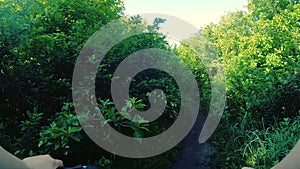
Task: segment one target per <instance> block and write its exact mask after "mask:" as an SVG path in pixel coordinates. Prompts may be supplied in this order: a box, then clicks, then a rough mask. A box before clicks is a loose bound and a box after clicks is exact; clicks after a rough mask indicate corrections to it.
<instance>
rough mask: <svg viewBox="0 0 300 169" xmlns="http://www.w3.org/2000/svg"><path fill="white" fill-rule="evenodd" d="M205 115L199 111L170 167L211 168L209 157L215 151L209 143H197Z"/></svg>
mask: <svg viewBox="0 0 300 169" xmlns="http://www.w3.org/2000/svg"><path fill="white" fill-rule="evenodd" d="M205 119H206V116H204V115H203V113H199V114H198V117H197V121H196V123H195V125H194V126H193V128H192V130H191V131H190V132H189V134H188V135H187V137H186V138H185V139H184V140H183V149H182V151H181V154H180V157H179V158H178V160H177V162H176V163H175V164H174V165H173V167H172V169H211V167H210V166H211V165H210V162H211V157H212V155H214V153H215V152H216V151H215V149H214V148H213V147H212V146H211V145H210V144H209V143H203V144H199V143H198V138H199V134H200V132H201V129H202V126H203V124H204V122H205Z"/></svg>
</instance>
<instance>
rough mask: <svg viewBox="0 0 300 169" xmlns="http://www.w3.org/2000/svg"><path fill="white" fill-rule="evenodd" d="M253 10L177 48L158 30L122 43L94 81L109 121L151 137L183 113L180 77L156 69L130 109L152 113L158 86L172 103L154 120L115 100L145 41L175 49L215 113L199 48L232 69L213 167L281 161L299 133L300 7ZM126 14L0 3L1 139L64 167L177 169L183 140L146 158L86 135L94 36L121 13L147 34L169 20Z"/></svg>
mask: <svg viewBox="0 0 300 169" xmlns="http://www.w3.org/2000/svg"><path fill="white" fill-rule="evenodd" d="M248 9H249V12H242V11H238V12H233V13H228V14H227V15H226V16H224V17H223V18H222V19H221V21H220V23H219V24H211V25H209V26H207V27H205V28H203V29H202V30H200V31H199V33H198V35H196V36H195V37H194V38H191V39H187V40H185V41H184V42H183V43H182V45H181V46H179V47H178V48H171V47H170V45H169V44H168V42H167V41H166V39H165V36H164V35H161V34H159V33H150V34H142V35H138V36H133V37H130V38H128V39H125V40H123V41H122V42H121V43H120V44H118V45H116V46H114V47H113V48H112V49H111V50H110V51H109V52H108V53H107V55H106V57H105V59H104V60H103V64H101V65H100V66H99V71H98V73H97V78H96V91H97V92H96V94H97V100H98V104H99V108H100V109H101V110H102V112H103V114H104V115H105V117H106V118H108V119H110V122H109V123H110V124H111V125H113V126H114V127H115V128H116V129H118V130H119V131H120V132H122V133H124V134H126V135H130V136H134V137H148V136H153V135H157V134H159V133H161V132H163V131H164V130H166V129H167V128H168V126H170V125H171V124H172V122H173V121H174V120H175V119H176V117H177V115H178V114H177V113H178V110H179V107H180V99H181V98H180V94H179V93H180V91H178V90H179V89H178V86H177V85H176V82H175V81H174V79H173V78H172V77H170V76H169V75H167V74H166V73H165V72H161V71H158V70H152V69H151V70H147V71H144V72H141V73H140V74H139V75H138V76H137V77H136V78H135V81H134V82H133V84H132V85H131V88H130V95H131V97H132V98H131V99H130V100H128V101H127V103H128V104H127V106H126V107H125V108H124V110H125V111H130V109H132V108H134V107H135V108H139V109H144V110H146V109H147V108H148V106H149V104H148V102H147V97H148V95H149V92H150V91H151V90H153V89H155V88H160V89H162V90H163V91H164V92H165V93H166V95H167V99H168V105H167V109H166V111H165V112H164V113H163V115H162V117H160V118H159V119H157V120H156V121H154V122H152V123H150V124H147V123H146V124H138V123H133V122H130V121H128V120H124V117H122V116H121V113H122V112H118V111H117V110H116V108H115V107H114V103H113V102H112V101H111V94H110V85H111V82H110V81H111V78H112V74H113V72H114V70H115V69H116V67H117V66H118V64H119V63H120V62H121V61H122V60H123V59H124V58H125V57H126V56H128V55H130V54H132V53H134V52H136V51H139V50H141V49H147V48H160V49H163V50H167V51H172V52H174V53H176V54H177V55H178V56H179V57H180V58H181V59H182V60H183V61H184V62H185V63H187V65H189V67H190V68H191V70H192V71H193V73H194V75H195V78H196V80H197V82H198V85H199V87H200V89H201V90H200V94H201V108H202V110H205V111H208V109H209V105H210V93H211V92H210V82H209V78H208V75H207V73H206V69H205V67H204V65H203V64H202V63H201V59H199V57H198V55H197V53H196V52H195V51H194V50H193V49H195V48H197V49H200V51H203V52H202V54H203V56H204V57H209V56H210V55H213V54H216V55H217V56H218V57H217V59H218V60H221V61H222V62H223V66H224V70H225V74H226V83H227V86H226V90H227V103H226V110H225V113H224V115H223V117H222V120H221V123H220V125H219V127H218V129H217V131H216V132H215V133H214V135H213V137H212V138H211V140H210V141H211V142H212V143H213V144H214V145H215V146H216V148H217V150H218V153H216V155H215V157H214V159H213V163H214V166H215V167H216V168H241V167H242V166H252V167H255V168H270V167H271V166H272V165H274V164H276V163H277V162H278V161H280V160H281V159H282V158H283V157H284V156H285V155H286V154H287V153H288V152H289V150H290V149H291V148H292V147H293V145H294V144H295V143H296V141H298V139H299V135H300V133H299V131H300V111H299V110H300V104H299V102H300V86H299V84H300V78H299V76H300V75H299V72H300V63H299V58H300V4H299V1H296V0H260V1H258V0H251V1H250V3H249V5H248ZM123 11H124V6H123V2H122V1H121V0H86V1H82V0H68V1H67V0H60V1H58V0H47V1H46V0H0V27H1V29H0V36H1V39H0V119H1V121H0V133H1V134H0V145H1V146H3V147H5V148H6V149H8V150H9V151H10V152H12V153H14V154H15V155H17V156H18V157H20V158H24V157H27V156H31V155H36V154H43V153H50V154H51V155H53V156H55V157H57V158H61V159H63V160H64V161H65V163H66V165H75V164H78V163H93V164H96V165H98V166H99V167H103V168H124V167H125V166H124V165H123V164H124V163H126V167H128V168H149V169H150V168H170V166H171V165H172V163H173V162H174V161H175V160H176V157H177V156H178V150H179V149H178V147H175V148H174V149H172V150H170V151H169V152H166V153H164V154H162V155H159V156H156V157H152V158H147V159H140V160H136V159H126V158H121V157H117V156H115V155H114V154H111V153H108V152H106V151H104V150H102V149H101V148H99V147H98V146H97V145H95V144H94V143H93V142H92V141H91V140H90V139H89V138H88V137H87V136H86V134H85V133H84V132H83V131H82V128H81V126H80V124H79V122H78V119H77V117H76V115H75V112H74V107H73V106H74V105H73V103H72V86H71V82H72V74H73V69H74V64H75V61H76V59H77V57H78V55H79V52H80V50H81V49H82V47H83V45H84V44H85V42H86V41H87V40H88V38H89V37H90V36H91V35H92V34H93V33H94V32H95V31H97V30H99V29H100V28H101V27H102V26H103V25H105V24H107V23H109V22H110V21H112V20H114V19H117V18H120V17H124V22H128V23H130V25H133V26H139V27H140V28H141V29H143V31H145V32H147V31H150V30H151V32H156V31H157V30H158V29H159V24H160V23H161V22H163V20H161V19H157V20H156V21H155V22H154V23H153V25H147V24H146V23H145V22H144V21H143V20H142V19H141V18H140V17H138V16H137V17H131V18H128V17H126V16H125V15H124V13H123ZM124 31H125V30H124ZM197 39H198V40H197ZM199 39H200V40H199ZM208 46H209V47H208ZM211 48H214V50H213V51H215V52H216V53H211V52H212V51H211V50H210V49H211ZM203 56H201V57H203ZM213 63H214V62H213Z"/></svg>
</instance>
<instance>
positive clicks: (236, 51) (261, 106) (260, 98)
mask: <svg viewBox="0 0 300 169" xmlns="http://www.w3.org/2000/svg"><path fill="white" fill-rule="evenodd" d="M299 7H300V5H299V2H298V1H286V0H279V1H264V0H263V1H256V0H253V1H250V4H249V6H248V8H249V13H246V12H240V11H238V12H234V13H228V14H227V15H226V16H224V17H223V18H222V19H221V21H220V23H219V24H218V25H213V24H212V25H209V26H208V27H206V28H205V29H204V32H205V34H206V35H207V37H209V39H210V40H211V42H212V43H213V45H214V47H215V48H216V50H217V52H218V55H219V57H220V59H221V60H222V61H223V63H224V68H225V74H226V83H227V84H226V85H227V108H226V112H225V113H224V115H223V119H222V121H221V124H220V125H219V127H218V129H217V131H216V133H215V134H214V136H213V140H214V142H215V145H216V146H217V148H218V149H219V153H217V156H216V161H215V162H214V163H215V164H216V167H217V168H240V167H242V166H246V164H245V163H246V162H248V164H250V163H249V161H252V162H253V161H255V164H254V163H251V164H252V165H254V166H255V167H258V166H260V167H261V166H263V165H264V164H262V162H261V161H259V160H261V159H262V158H263V156H265V157H264V158H265V164H266V165H267V166H269V167H270V166H271V165H273V164H275V163H276V162H278V160H279V159H275V156H276V157H278V155H279V154H278V152H279V151H282V150H283V149H285V150H286V149H287V148H284V147H283V146H281V145H280V144H278V145H277V147H276V148H278V150H276V152H274V151H273V152H272V151H271V150H270V147H269V146H273V147H274V146H275V143H277V142H276V140H277V141H278V142H280V141H279V138H275V136H274V135H275V134H273V133H276V132H279V131H281V130H286V136H288V135H293V133H294V129H292V128H288V127H287V126H276V125H273V124H277V123H278V121H284V119H285V118H289V119H291V120H292V121H293V120H296V119H297V118H298V116H299V115H298V111H299V109H300V107H299V104H298V103H299V100H300V98H299V73H298V72H299V68H300V63H299V57H300V48H299V44H300V41H299V39H300V38H299V37H300V33H299V27H300V25H299V20H300V18H299V16H300V13H299V12H300V11H299ZM261 119H263V121H262V120H261ZM297 125H299V124H298V123H293V126H294V127H297ZM276 127H280V129H276ZM267 128H270V129H267ZM271 128H272V131H271ZM257 132H258V133H259V134H258V133H257ZM268 132H271V133H272V134H268ZM249 133H253V135H252V134H249ZM255 134H256V135H255ZM256 136H257V137H259V138H260V140H264V141H261V142H258V139H257V137H256ZM262 136H263V137H264V138H263V139H262V138H261V137H262ZM282 137H283V135H282ZM228 138H230V139H228ZM294 138H295V139H298V138H297V137H296V135H294V136H293V139H294ZM271 139H273V140H272V143H274V145H270V144H272V143H271V141H270V140H271ZM250 142H251V143H253V144H250ZM267 142H268V143H267ZM256 143H257V144H256ZM260 143H263V144H264V145H263V146H265V147H267V148H266V149H265V151H267V152H268V153H266V152H264V153H262V152H263V151H264V150H263V148H264V147H263V146H260V145H261V144H260ZM293 143H294V142H293ZM246 145H247V146H249V147H251V148H250V149H251V150H253V152H247V155H246V156H247V158H244V159H241V158H240V156H241V155H242V152H240V151H239V150H240V148H241V147H245V146H246ZM250 145H251V146H250ZM271 148H272V147H271ZM289 148H291V147H289ZM288 150H289V149H288ZM288 150H287V151H288ZM249 151H250V150H249ZM251 153H253V154H252V155H250V154H251ZM246 156H244V157H246ZM225 157H226V158H225ZM251 158H252V160H251ZM278 158H280V155H279V157H278ZM272 160H274V161H273V162H271V161H272Z"/></svg>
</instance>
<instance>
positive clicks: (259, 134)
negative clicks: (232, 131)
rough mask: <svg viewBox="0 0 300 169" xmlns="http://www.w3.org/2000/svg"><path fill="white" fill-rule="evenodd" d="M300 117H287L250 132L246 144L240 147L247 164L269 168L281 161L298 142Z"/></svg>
mask: <svg viewBox="0 0 300 169" xmlns="http://www.w3.org/2000/svg"><path fill="white" fill-rule="evenodd" d="M299 117H300V116H298V118H296V119H294V120H291V119H288V118H285V119H284V121H282V122H279V124H278V125H276V126H271V127H269V128H266V129H262V130H256V131H253V132H248V133H247V136H248V138H246V140H245V145H244V147H242V148H241V149H240V151H242V153H243V156H244V158H245V159H246V164H247V166H251V167H253V168H266V169H267V168H271V167H273V166H275V165H276V164H277V163H278V162H280V161H281V160H282V159H283V158H284V157H285V156H286V155H287V154H288V153H289V151H290V150H291V149H292V148H293V147H294V146H295V144H296V143H297V142H298V137H297V136H299V134H300V133H299V131H300V124H299V122H300V121H299V120H300V119H299Z"/></svg>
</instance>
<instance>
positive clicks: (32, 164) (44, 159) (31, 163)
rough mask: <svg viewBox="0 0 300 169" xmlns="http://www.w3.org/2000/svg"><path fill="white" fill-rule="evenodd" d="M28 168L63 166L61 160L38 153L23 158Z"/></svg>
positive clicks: (52, 168)
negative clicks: (37, 154)
mask: <svg viewBox="0 0 300 169" xmlns="http://www.w3.org/2000/svg"><path fill="white" fill-rule="evenodd" d="M23 161H24V162H25V163H26V165H28V167H29V168H30V169H56V168H58V167H63V162H62V161H61V160H57V159H53V158H52V157H51V156H50V155H39V156H33V157H28V158H25V159H23Z"/></svg>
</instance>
